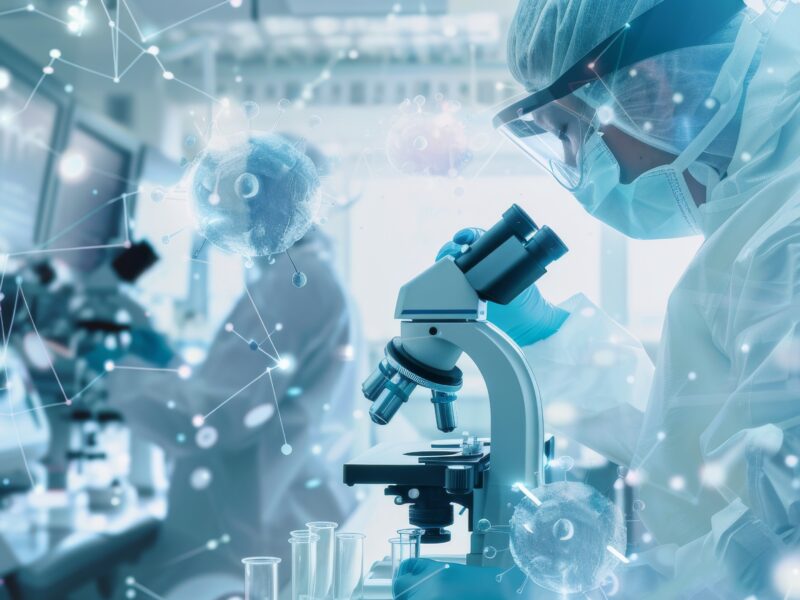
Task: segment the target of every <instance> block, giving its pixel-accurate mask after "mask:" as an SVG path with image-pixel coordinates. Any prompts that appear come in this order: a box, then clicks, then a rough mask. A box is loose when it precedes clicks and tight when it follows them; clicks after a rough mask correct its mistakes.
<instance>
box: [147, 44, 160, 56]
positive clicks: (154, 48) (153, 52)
mask: <svg viewBox="0 0 800 600" xmlns="http://www.w3.org/2000/svg"><path fill="white" fill-rule="evenodd" d="M159 52H161V48H159V47H158V46H149V47H148V48H147V53H148V54H149V55H151V56H158V53H159Z"/></svg>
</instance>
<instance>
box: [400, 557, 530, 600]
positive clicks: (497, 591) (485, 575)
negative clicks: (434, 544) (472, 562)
mask: <svg viewBox="0 0 800 600" xmlns="http://www.w3.org/2000/svg"><path fill="white" fill-rule="evenodd" d="M502 572H503V571H502V570H501V569H493V568H488V567H486V568H484V567H468V566H466V565H458V564H452V563H444V562H439V561H436V560H428V559H425V558H412V559H410V560H406V561H404V562H403V563H402V564H401V565H400V569H399V571H398V572H397V577H396V578H395V580H394V584H393V585H392V595H393V596H394V598H395V599H396V600H454V599H456V598H457V599H458V600H508V598H518V599H522V600H525V598H530V597H533V588H535V587H536V586H535V585H533V584H532V583H528V585H526V586H525V588H524V590H526V591H527V593H523V594H517V590H518V589H519V588H520V586H521V585H522V584H523V582H524V580H525V575H523V574H522V572H521V571H520V570H519V569H512V570H511V571H510V572H508V573H506V574H504V575H503V576H502V578H501V580H500V582H498V581H497V576H498V575H500V574H501V573H502Z"/></svg>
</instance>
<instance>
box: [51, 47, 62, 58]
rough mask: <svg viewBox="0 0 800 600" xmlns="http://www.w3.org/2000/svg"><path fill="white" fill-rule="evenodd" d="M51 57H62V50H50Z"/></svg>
mask: <svg viewBox="0 0 800 600" xmlns="http://www.w3.org/2000/svg"><path fill="white" fill-rule="evenodd" d="M50 58H61V50H59V49H58V48H53V49H52V50H50Z"/></svg>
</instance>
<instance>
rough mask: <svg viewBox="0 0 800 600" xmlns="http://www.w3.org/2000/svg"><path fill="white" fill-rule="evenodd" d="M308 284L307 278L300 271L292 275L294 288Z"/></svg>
mask: <svg viewBox="0 0 800 600" xmlns="http://www.w3.org/2000/svg"><path fill="white" fill-rule="evenodd" d="M307 283H308V276H307V275H306V274H305V273H303V272H302V271H297V272H295V274H294V275H292V285H294V287H296V288H301V287H304V286H305V285H306V284H307Z"/></svg>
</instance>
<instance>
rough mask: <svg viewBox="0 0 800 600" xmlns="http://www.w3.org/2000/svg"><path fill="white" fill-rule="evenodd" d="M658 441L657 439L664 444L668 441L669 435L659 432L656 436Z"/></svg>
mask: <svg viewBox="0 0 800 600" xmlns="http://www.w3.org/2000/svg"><path fill="white" fill-rule="evenodd" d="M656 439H657V440H658V441H659V442H663V441H664V440H665V439H667V434H666V433H664V432H663V431H659V432H658V433H657V434H656Z"/></svg>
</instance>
